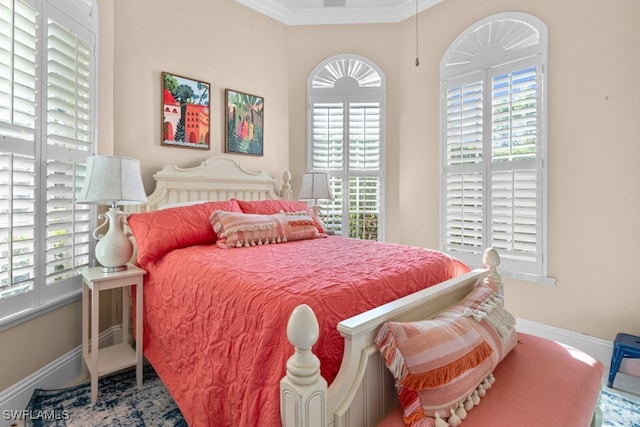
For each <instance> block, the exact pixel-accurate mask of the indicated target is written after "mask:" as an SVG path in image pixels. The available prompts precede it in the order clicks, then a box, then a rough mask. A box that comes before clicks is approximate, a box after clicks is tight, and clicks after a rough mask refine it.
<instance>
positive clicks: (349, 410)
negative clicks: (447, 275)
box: [280, 249, 502, 427]
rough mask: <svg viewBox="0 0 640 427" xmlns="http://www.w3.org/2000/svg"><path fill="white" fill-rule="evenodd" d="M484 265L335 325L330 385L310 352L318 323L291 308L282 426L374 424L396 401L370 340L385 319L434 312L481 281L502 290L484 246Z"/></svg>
mask: <svg viewBox="0 0 640 427" xmlns="http://www.w3.org/2000/svg"><path fill="white" fill-rule="evenodd" d="M483 259H484V263H485V265H486V267H487V268H486V269H479V270H474V271H471V272H469V273H467V274H464V275H462V276H459V277H456V278H454V279H450V280H447V281H445V282H442V283H440V284H438V285H435V286H431V287H429V288H427V289H423V290H421V291H419V292H416V293H414V294H411V295H408V296H406V297H404V298H400V299H398V300H396V301H392V302H390V303H388V304H385V305H382V306H380V307H376V308H374V309H372V310H369V311H367V312H364V313H362V314H359V315H357V316H354V317H351V318H349V319H346V320H344V321H342V322H340V323H339V324H338V330H339V331H340V334H341V335H342V336H343V337H344V340H345V348H344V355H343V359H342V364H341V366H340V370H339V371H338V375H337V376H336V378H335V379H334V381H333V383H332V384H331V386H330V387H328V388H327V384H326V381H325V380H324V379H323V378H322V377H321V376H320V374H319V372H320V363H319V361H318V358H317V357H316V356H315V355H314V354H313V353H312V352H311V347H312V346H313V344H315V342H316V341H317V339H318V333H319V332H318V322H317V319H316V318H315V315H314V314H313V311H312V310H311V308H309V307H308V306H299V307H296V309H295V310H294V312H293V313H292V315H291V318H290V319H289V325H288V327H287V336H288V338H289V341H290V342H291V344H292V345H293V346H294V348H295V354H294V355H293V356H292V357H291V359H289V362H288V363H287V375H286V376H285V377H284V378H283V379H282V381H281V383H280V391H281V393H280V412H281V417H282V425H283V426H284V427H312V426H313V427H316V426H317V427H324V426H333V427H367V426H375V425H376V424H377V423H378V422H379V421H380V420H381V419H382V418H383V417H384V416H385V415H386V414H387V413H388V412H389V411H391V410H392V409H393V408H394V407H395V406H396V405H397V404H398V401H397V395H396V390H395V386H394V382H393V377H392V376H391V374H390V373H389V372H388V370H387V368H386V367H385V365H384V361H383V360H382V357H380V354H379V352H378V350H377V348H376V345H375V342H374V339H375V336H376V334H377V332H378V329H379V328H380V326H381V325H382V324H384V323H385V322H388V321H414V320H420V319H427V318H430V317H434V316H435V315H436V314H437V313H438V312H439V311H441V310H442V309H444V308H445V307H447V306H448V305H450V304H453V303H455V302H456V301H459V300H460V299H462V298H463V297H464V296H465V295H466V294H468V293H469V291H470V290H471V289H473V287H474V286H475V285H476V283H477V281H478V280H484V281H485V282H486V283H488V284H489V285H490V286H491V287H492V288H493V289H494V290H496V292H499V293H500V294H502V282H501V279H500V275H499V274H498V273H497V272H496V267H497V265H498V264H499V263H500V259H499V257H498V254H497V252H496V251H495V250H494V249H487V250H486V251H485V254H484V258H483Z"/></svg>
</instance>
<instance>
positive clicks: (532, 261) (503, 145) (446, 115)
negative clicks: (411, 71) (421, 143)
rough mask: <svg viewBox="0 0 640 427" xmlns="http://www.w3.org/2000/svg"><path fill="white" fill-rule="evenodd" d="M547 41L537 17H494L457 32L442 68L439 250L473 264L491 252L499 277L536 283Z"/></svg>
mask: <svg viewBox="0 0 640 427" xmlns="http://www.w3.org/2000/svg"><path fill="white" fill-rule="evenodd" d="M546 40H547V34H546V26H545V25H544V24H543V23H542V22H541V21H540V20H538V19H537V18H535V17H532V16H530V15H527V14H522V13H506V14H500V15H495V16H492V17H489V18H487V19H485V20H482V21H480V22H479V23H477V24H475V25H473V26H472V27H471V28H469V29H467V30H466V31H465V32H464V33H463V34H461V35H460V36H459V37H458V38H457V39H456V41H454V43H453V44H452V45H451V46H450V47H449V49H448V50H447V52H446V53H445V55H444V57H443V60H442V62H441V87H442V98H441V103H442V106H441V111H442V114H441V117H442V132H441V135H442V170H443V177H442V191H441V197H442V200H441V207H442V216H441V218H442V225H441V233H442V235H441V244H442V245H443V250H445V251H447V252H449V253H451V254H454V255H455V256H457V257H459V258H460V259H462V260H463V261H465V262H467V263H468V264H469V265H472V266H480V265H482V253H483V250H484V249H485V248H487V247H494V248H495V249H497V250H498V252H499V253H500V256H501V268H502V270H503V271H508V272H512V274H514V275H515V274H517V275H519V276H520V277H521V278H532V277H536V278H538V279H540V280H544V279H542V278H543V277H544V276H546V262H545V256H546V253H545V252H546V223H545V212H546V170H545V158H546V131H545V129H546V117H545V114H546V107H545V104H544V100H545V98H546V97H545V90H546V84H545V69H546V61H547V59H546V58H547V41H546ZM516 272H517V273H516Z"/></svg>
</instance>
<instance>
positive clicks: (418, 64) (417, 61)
mask: <svg viewBox="0 0 640 427" xmlns="http://www.w3.org/2000/svg"><path fill="white" fill-rule="evenodd" d="M419 66H420V59H419V58H418V0H416V67H419Z"/></svg>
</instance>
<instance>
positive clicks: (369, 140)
mask: <svg viewBox="0 0 640 427" xmlns="http://www.w3.org/2000/svg"><path fill="white" fill-rule="evenodd" d="M307 89H308V90H307V93H308V96H309V104H308V105H309V111H308V126H307V129H308V137H307V141H308V149H307V153H308V157H307V170H308V171H309V172H325V173H327V174H328V175H329V180H330V183H331V188H332V191H333V197H334V198H333V200H319V201H318V202H319V204H320V205H321V206H322V210H321V213H322V216H323V218H322V219H323V221H324V222H325V225H326V227H327V229H328V230H330V231H333V232H334V233H336V234H341V235H344V236H349V237H354V238H360V239H371V240H382V239H383V229H382V224H383V220H382V219H383V218H382V216H383V213H384V208H383V201H382V195H383V171H384V135H385V133H384V111H385V108H384V104H385V77H384V74H383V73H382V72H381V71H380V69H379V68H378V67H377V66H376V65H375V64H373V63H372V62H371V61H369V60H368V59H366V58H363V57H360V56H357V55H338V56H334V57H331V58H328V59H326V60H325V61H323V62H322V63H320V64H319V65H318V66H317V67H316V68H315V69H314V70H313V71H312V72H311V74H310V75H309V78H308V82H307Z"/></svg>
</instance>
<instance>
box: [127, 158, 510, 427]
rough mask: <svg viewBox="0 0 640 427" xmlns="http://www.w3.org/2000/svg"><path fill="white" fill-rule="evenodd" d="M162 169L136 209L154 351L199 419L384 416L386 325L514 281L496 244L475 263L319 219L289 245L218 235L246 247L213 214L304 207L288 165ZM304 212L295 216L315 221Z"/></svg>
mask: <svg viewBox="0 0 640 427" xmlns="http://www.w3.org/2000/svg"><path fill="white" fill-rule="evenodd" d="M154 179H155V180H156V187H155V190H154V191H153V193H152V194H151V195H149V197H148V203H147V204H145V205H141V206H137V207H136V206H131V207H128V213H129V216H128V223H129V226H130V228H131V230H132V231H133V236H134V238H135V240H136V242H137V253H136V262H137V264H138V265H139V266H140V267H142V268H144V269H145V270H146V271H147V274H146V276H145V284H144V301H145V304H144V337H143V344H144V353H145V356H146V357H147V359H148V360H149V362H150V363H151V364H152V365H153V367H154V368H155V370H156V371H157V372H158V375H159V376H160V378H161V379H162V380H163V382H164V383H165V385H166V386H167V388H168V389H169V391H170V392H171V394H172V396H173V397H174V398H175V400H176V402H177V404H178V406H179V407H180V409H181V411H182V412H183V415H184V416H185V419H186V420H187V422H188V423H189V425H191V426H218V425H219V426H238V425H242V426H251V425H260V426H263V425H264V426H272V425H273V426H276V425H281V424H282V425H286V426H304V425H318V426H320V425H322V426H325V425H334V426H342V425H344V426H347V425H351V426H368V425H375V424H376V423H377V422H378V421H379V420H381V419H382V418H383V417H384V416H385V415H386V414H387V413H388V412H390V411H391V410H392V409H393V408H394V407H395V406H396V405H397V402H398V400H397V395H396V393H395V390H394V382H393V381H394V380H393V378H392V377H391V376H390V374H389V372H388V370H387V369H386V368H385V366H384V363H383V361H382V359H381V358H380V355H379V354H378V352H377V349H376V347H375V345H374V343H373V340H374V337H375V334H376V332H377V330H378V329H379V327H380V325H382V324H383V323H384V322H386V321H388V320H391V319H396V320H398V319H406V320H411V319H415V318H420V317H421V316H424V315H426V314H427V313H433V312H435V311H437V310H439V309H442V308H444V307H446V306H447V305H448V304H450V303H451V302H453V301H455V300H457V299H460V298H461V296H462V295H465V294H466V293H468V292H469V290H470V289H472V288H473V287H474V286H475V285H476V284H477V283H478V282H479V281H484V282H486V283H488V284H489V285H490V286H491V287H492V288H493V289H495V290H496V291H497V292H500V290H501V283H500V277H499V275H498V274H497V272H496V266H497V264H498V263H499V260H498V257H497V254H496V253H495V251H488V252H487V253H486V256H485V263H486V265H487V268H486V269H482V270H473V271H470V269H469V268H468V267H467V266H466V265H464V264H462V263H461V262H460V261H458V260H457V259H455V258H453V257H451V256H449V255H447V254H444V253H441V252H437V251H431V250H427V249H423V248H415V247H408V246H402V245H396V244H391V243H380V242H369V241H359V240H353V239H346V238H342V237H339V236H326V235H324V234H323V233H321V231H322V228H321V225H318V224H316V225H314V226H313V227H315V229H316V230H317V231H316V233H317V234H318V236H313V238H298V237H299V236H298V237H296V238H295V239H293V238H291V239H289V241H287V242H286V243H283V244H282V243H277V242H275V241H274V240H272V239H271V238H268V239H266V240H264V239H263V238H262V237H260V239H255V241H253V240H252V241H251V242H249V239H245V240H243V239H238V237H237V236H236V240H240V243H238V242H237V241H233V239H231V238H230V237H229V236H232V235H233V234H234V233H232V232H229V231H230V230H231V228H233V227H231V228H226V229H225V228H224V227H223V228H222V229H220V228H219V229H218V232H217V234H218V236H217V238H218V240H221V237H220V236H222V235H223V234H224V235H225V236H226V237H225V239H224V240H225V243H229V244H228V246H233V247H229V248H221V247H219V244H218V243H217V242H215V239H216V232H215V231H213V226H212V223H211V222H210V219H209V215H210V213H211V211H215V212H222V213H220V214H219V215H221V216H222V218H227V216H225V215H227V213H230V212H231V213H233V214H231V215H230V216H231V217H233V218H236V216H237V217H242V218H243V219H244V215H245V214H249V215H256V216H261V215H262V216H270V218H271V216H272V215H279V214H280V210H282V207H283V206H284V207H285V208H287V209H288V210H289V211H290V212H291V213H292V215H294V214H295V215H297V214H299V213H300V212H299V211H298V210H299V209H300V207H301V205H299V203H300V202H295V201H293V200H291V199H292V191H291V186H290V175H289V174H288V173H286V172H285V173H284V174H283V177H282V181H283V184H282V189H281V191H276V190H275V183H276V180H275V179H273V178H272V177H270V176H269V175H268V174H266V173H264V172H253V171H249V170H247V169H245V168H243V167H242V166H241V165H240V164H239V163H238V162H236V161H235V160H233V159H231V158H227V157H212V158H210V159H207V160H206V161H204V162H202V163H201V164H200V165H199V166H196V167H193V168H179V167H176V166H167V167H165V168H164V169H162V170H161V171H159V172H158V173H156V174H155V175H154ZM193 202H195V203H193ZM192 203H193V204H192ZM247 209H249V211H247ZM276 209H277V210H278V211H277V213H276V212H273V211H274V210H276ZM236 214H237V215H236ZM301 215H303V214H301ZM303 216H304V215H303ZM303 216H295V217H294V218H292V217H287V218H285V219H284V220H283V221H288V222H287V224H288V225H287V226H290V225H291V224H294V223H295V225H296V226H298V225H299V226H300V227H302V226H304V227H306V228H305V229H306V230H308V228H309V226H310V224H309V223H308V221H307V219H305V218H303ZM218 220H219V222H218V223H216V224H218V225H220V224H221V223H222V222H223V221H222V219H220V218H218ZM278 220H280V219H278ZM214 225H215V224H214ZM292 227H293V226H292ZM256 229H261V228H260V227H257V228H256ZM292 229H293V228H292ZM220 231H222V232H220ZM263 231H264V230H263ZM227 232H229V233H227ZM245 237H246V236H245ZM283 240H284V239H283ZM236 246H242V247H236ZM134 315H135V313H134ZM138 338H139V337H138ZM320 374H321V375H320Z"/></svg>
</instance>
